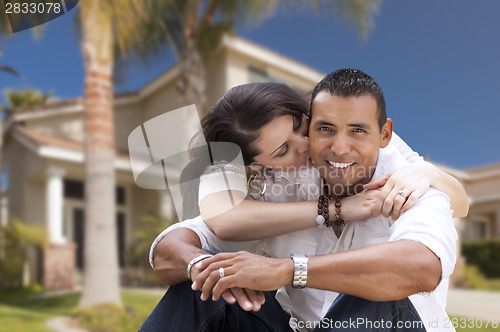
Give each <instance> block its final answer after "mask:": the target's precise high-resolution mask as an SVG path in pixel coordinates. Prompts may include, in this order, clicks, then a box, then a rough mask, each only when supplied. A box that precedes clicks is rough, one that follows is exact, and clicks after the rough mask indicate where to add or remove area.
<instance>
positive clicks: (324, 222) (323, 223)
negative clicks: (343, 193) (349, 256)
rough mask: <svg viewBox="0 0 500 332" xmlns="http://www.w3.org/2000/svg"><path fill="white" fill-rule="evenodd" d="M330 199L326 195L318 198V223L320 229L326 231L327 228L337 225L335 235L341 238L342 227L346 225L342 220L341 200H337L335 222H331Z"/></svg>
mask: <svg viewBox="0 0 500 332" xmlns="http://www.w3.org/2000/svg"><path fill="white" fill-rule="evenodd" d="M330 199H331V198H330V197H328V196H326V195H321V196H319V198H318V216H317V217H316V223H317V224H318V228H319V229H326V228H327V227H332V226H334V225H335V230H334V231H335V235H337V237H340V235H342V228H341V227H342V226H343V225H344V219H342V209H341V206H342V205H341V203H340V198H337V199H335V222H332V221H330V214H329V213H330V210H329V205H330Z"/></svg>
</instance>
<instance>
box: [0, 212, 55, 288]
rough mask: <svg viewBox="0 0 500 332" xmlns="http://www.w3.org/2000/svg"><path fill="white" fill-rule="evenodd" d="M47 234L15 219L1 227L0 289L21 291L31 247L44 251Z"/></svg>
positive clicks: (41, 229) (38, 228) (39, 228)
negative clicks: (28, 252)
mask: <svg viewBox="0 0 500 332" xmlns="http://www.w3.org/2000/svg"><path fill="white" fill-rule="evenodd" d="M46 243H47V234H46V231H45V230H44V229H43V228H42V227H37V226H28V225H26V224H24V223H23V222H21V221H20V220H17V219H13V220H11V221H10V222H9V223H8V225H6V226H2V227H0V288H1V289H10V290H12V289H21V288H23V287H24V286H26V285H23V272H24V268H25V265H26V264H25V263H26V260H27V251H28V249H29V248H30V247H34V248H36V250H42V249H43V247H44V246H45V244H46Z"/></svg>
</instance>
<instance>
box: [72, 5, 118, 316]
mask: <svg viewBox="0 0 500 332" xmlns="http://www.w3.org/2000/svg"><path fill="white" fill-rule="evenodd" d="M98 3H99V2H98V1H87V2H82V3H81V7H80V9H81V11H82V12H81V15H82V16H81V22H82V32H83V42H82V52H83V56H84V61H85V115H86V119H85V120H86V122H85V132H86V142H85V244H84V246H85V248H84V264H85V268H84V276H83V292H82V297H81V299H80V306H82V307H89V306H93V305H96V304H100V303H106V302H111V303H117V304H121V299H120V285H119V268H118V252H117V251H118V248H117V238H116V222H115V219H116V216H115V215H116V211H115V210H116V206H115V171H114V157H115V152H114V146H115V143H114V128H113V52H112V29H111V23H110V21H109V19H108V20H107V19H106V17H103V16H102V13H101V12H100V10H99V5H98Z"/></svg>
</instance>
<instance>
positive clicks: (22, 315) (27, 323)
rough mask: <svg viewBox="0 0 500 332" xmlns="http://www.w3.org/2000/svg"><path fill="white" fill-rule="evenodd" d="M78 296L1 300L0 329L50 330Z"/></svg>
mask: <svg viewBox="0 0 500 332" xmlns="http://www.w3.org/2000/svg"><path fill="white" fill-rule="evenodd" d="M79 297H80V294H79V293H73V294H68V295H62V296H57V297H51V298H46V299H36V300H30V301H23V300H17V301H10V302H7V303H0V317H1V330H2V331H9V332H26V331H30V332H51V330H50V329H49V328H47V327H45V322H46V321H47V320H48V319H50V318H52V317H56V316H63V315H69V314H70V312H71V310H72V309H73V308H75V307H76V305H77V304H78V299H79ZM122 300H123V304H124V306H125V308H127V310H134V311H137V312H140V313H141V314H144V315H146V316H147V314H148V313H150V312H151V311H152V310H153V308H154V307H155V306H156V304H157V303H158V301H159V300H160V297H159V296H155V295H146V294H138V293H135V292H127V291H124V292H122ZM146 316H144V318H143V319H139V321H137V322H135V324H136V325H137V326H131V327H130V328H131V330H133V331H137V330H138V329H139V327H140V325H141V324H142V321H143V320H144V319H145V318H146ZM451 318H452V319H456V320H455V322H456V324H455V326H458V328H457V332H475V331H481V332H490V331H491V332H499V331H500V327H499V326H498V325H497V327H496V328H495V327H494V326H491V324H492V322H490V326H489V327H488V328H485V327H484V325H485V324H486V321H483V327H482V328H471V327H469V326H477V324H476V323H475V321H469V320H468V319H467V318H462V317H451ZM498 323H499V322H497V324H498ZM461 325H462V326H465V328H461V327H460V326H461Z"/></svg>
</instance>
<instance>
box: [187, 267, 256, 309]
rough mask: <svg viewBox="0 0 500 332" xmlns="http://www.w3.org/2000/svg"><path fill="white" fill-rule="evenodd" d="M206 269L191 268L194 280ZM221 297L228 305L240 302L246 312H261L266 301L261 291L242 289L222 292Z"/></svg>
mask: <svg viewBox="0 0 500 332" xmlns="http://www.w3.org/2000/svg"><path fill="white" fill-rule="evenodd" d="M205 268H206V267H205ZM205 268H203V267H201V266H200V265H199V264H195V265H194V266H193V267H192V268H191V278H192V280H196V278H197V277H198V276H199V274H200V273H201V272H202V271H203V270H204V269H205ZM193 289H194V288H193ZM221 296H222V298H223V299H224V300H226V301H227V302H228V303H236V302H238V304H239V305H240V307H241V308H242V309H243V310H245V311H250V310H252V311H259V310H260V308H261V306H262V305H263V304H264V302H265V301H266V298H265V297H264V294H263V293H262V292H261V291H256V290H253V289H248V288H240V287H233V288H229V289H226V290H224V291H223V292H222V294H221Z"/></svg>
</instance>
